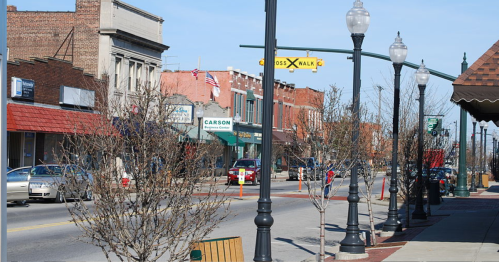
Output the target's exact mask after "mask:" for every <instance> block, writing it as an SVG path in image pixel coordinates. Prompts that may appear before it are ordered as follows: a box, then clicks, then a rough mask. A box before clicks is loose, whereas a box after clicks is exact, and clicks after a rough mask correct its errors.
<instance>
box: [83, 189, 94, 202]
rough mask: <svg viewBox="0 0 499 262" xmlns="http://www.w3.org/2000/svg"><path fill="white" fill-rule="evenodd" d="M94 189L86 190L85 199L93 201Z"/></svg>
mask: <svg viewBox="0 0 499 262" xmlns="http://www.w3.org/2000/svg"><path fill="white" fill-rule="evenodd" d="M92 197H93V194H92V190H86V191H85V193H84V194H83V201H92Z"/></svg>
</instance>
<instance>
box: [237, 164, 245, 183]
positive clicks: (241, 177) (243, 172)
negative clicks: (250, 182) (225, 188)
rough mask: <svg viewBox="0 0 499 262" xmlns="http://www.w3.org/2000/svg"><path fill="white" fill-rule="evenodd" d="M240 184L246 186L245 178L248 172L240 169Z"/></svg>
mask: <svg viewBox="0 0 499 262" xmlns="http://www.w3.org/2000/svg"><path fill="white" fill-rule="evenodd" d="M238 177H239V184H240V185H244V183H245V178H246V170H245V169H244V168H240V169H239V175H238Z"/></svg>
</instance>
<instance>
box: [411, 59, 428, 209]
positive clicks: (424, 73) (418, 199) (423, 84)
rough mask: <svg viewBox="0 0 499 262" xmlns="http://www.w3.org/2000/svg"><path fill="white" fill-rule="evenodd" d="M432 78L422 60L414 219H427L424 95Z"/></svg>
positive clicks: (418, 77)
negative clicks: (424, 178) (424, 189)
mask: <svg viewBox="0 0 499 262" xmlns="http://www.w3.org/2000/svg"><path fill="white" fill-rule="evenodd" d="M429 78H430V71H428V69H426V67H425V65H424V62H423V61H421V65H420V66H419V69H418V71H416V82H417V83H418V88H419V126H418V162H417V168H418V182H417V186H416V189H417V195H416V206H415V208H414V212H412V219H426V218H427V217H426V212H424V207H423V143H424V139H423V138H424V137H423V135H424V132H423V121H424V120H423V118H424V99H425V98H424V95H425V89H426V84H427V83H428V80H429Z"/></svg>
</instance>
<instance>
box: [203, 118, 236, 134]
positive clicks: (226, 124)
mask: <svg viewBox="0 0 499 262" xmlns="http://www.w3.org/2000/svg"><path fill="white" fill-rule="evenodd" d="M203 130H205V131H217V132H232V118H230V117H204V118H203Z"/></svg>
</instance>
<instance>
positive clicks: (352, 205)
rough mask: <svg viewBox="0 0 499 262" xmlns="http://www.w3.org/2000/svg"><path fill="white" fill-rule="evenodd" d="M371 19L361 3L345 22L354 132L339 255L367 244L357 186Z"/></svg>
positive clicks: (362, 250) (361, 251)
mask: <svg viewBox="0 0 499 262" xmlns="http://www.w3.org/2000/svg"><path fill="white" fill-rule="evenodd" d="M370 20H371V18H370V15H369V12H368V11H367V10H366V9H365V8H364V7H363V4H362V2H361V1H360V0H356V1H355V2H354V6H353V7H352V8H351V9H350V10H349V11H348V12H347V15H346V22H347V27H348V30H349V31H350V33H351V37H352V41H353V45H354V49H353V63H354V72H353V107H352V115H353V123H352V127H353V131H352V144H353V145H352V155H351V158H352V163H353V166H352V170H351V177H350V185H349V190H348V198H347V200H348V218H347V228H346V236H345V238H344V239H343V240H342V241H341V242H340V244H341V246H340V253H341V252H345V253H353V254H362V255H364V254H365V246H364V241H362V240H361V239H360V237H359V232H360V230H359V210H358V203H359V200H360V199H359V185H358V165H357V164H356V161H357V154H358V150H359V148H358V147H359V141H358V138H359V129H360V128H359V126H360V124H359V116H360V114H359V107H360V101H359V100H360V63H361V50H362V49H361V47H362V42H363V40H364V33H365V32H366V31H367V29H368V27H369V22H370Z"/></svg>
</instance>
